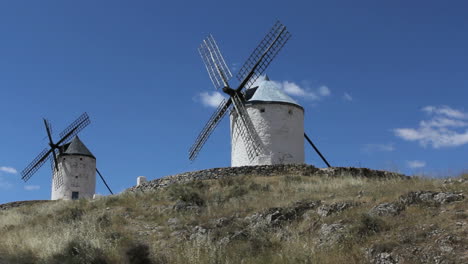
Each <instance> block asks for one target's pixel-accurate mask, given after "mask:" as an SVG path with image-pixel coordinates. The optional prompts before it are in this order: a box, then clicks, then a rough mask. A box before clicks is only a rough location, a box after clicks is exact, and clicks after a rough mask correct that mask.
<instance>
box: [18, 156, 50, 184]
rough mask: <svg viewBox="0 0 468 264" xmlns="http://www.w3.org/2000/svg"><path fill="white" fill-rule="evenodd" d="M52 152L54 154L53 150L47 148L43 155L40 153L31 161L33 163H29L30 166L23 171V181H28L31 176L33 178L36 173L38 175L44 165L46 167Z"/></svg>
mask: <svg viewBox="0 0 468 264" xmlns="http://www.w3.org/2000/svg"><path fill="white" fill-rule="evenodd" d="M50 152H52V150H50V149H46V148H45V149H43V150H42V151H41V153H39V155H37V156H36V158H34V159H33V161H31V163H29V165H28V166H27V167H26V168H25V169H24V170H22V171H21V179H23V181H25V182H26V181H28V180H29V179H30V178H31V176H33V175H34V173H36V172H37V171H38V170H39V169H40V168H41V167H42V165H44V163H45V162H46V161H47V159H48V156H49V154H50Z"/></svg>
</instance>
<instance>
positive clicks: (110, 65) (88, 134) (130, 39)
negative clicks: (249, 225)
mask: <svg viewBox="0 0 468 264" xmlns="http://www.w3.org/2000/svg"><path fill="white" fill-rule="evenodd" d="M306 2H307V3H306ZM467 10H468V3H467V2H466V1H449V2H441V1H299V2H297V1H287V2H286V1H258V2H257V1H245V2H244V1H235V2H232V1H230V2H225V3H222V2H221V1H212V2H207V1H186V2H182V1H171V2H170V3H169V1H2V2H0V36H1V41H0V122H1V129H0V203H3V202H8V201H15V200H27V199H49V197H50V185H51V171H50V166H49V164H45V165H44V166H43V168H42V169H41V170H40V171H39V172H38V173H37V174H35V175H34V176H33V177H32V178H31V180H30V181H29V182H27V183H24V182H22V181H21V180H20V175H19V172H20V171H21V170H22V169H23V168H24V167H25V166H26V165H28V164H29V162H30V161H31V160H32V159H33V158H34V157H35V156H36V155H37V154H38V153H39V152H40V151H41V150H42V149H43V148H44V147H46V146H47V141H46V138H45V137H46V134H45V130H44V128H43V124H42V119H41V118H42V117H46V118H48V119H49V120H50V121H51V123H52V125H53V127H54V131H55V134H54V136H55V139H58V133H59V132H60V131H61V130H62V129H64V128H65V127H66V126H67V125H68V124H69V123H70V122H72V121H73V120H74V119H75V118H77V117H78V116H79V115H80V114H81V113H83V112H85V111H86V112H88V114H89V115H90V117H91V120H92V123H91V125H89V126H88V127H87V128H85V129H84V130H83V132H82V133H81V134H80V137H81V139H82V140H83V141H84V143H85V144H86V145H87V146H88V148H89V149H90V150H91V151H92V152H93V154H94V155H95V156H96V157H97V164H98V168H99V170H100V171H101V172H102V173H103V174H104V176H105V177H106V178H107V180H108V181H109V183H110V185H111V187H112V188H113V189H114V191H115V192H119V191H122V190H124V189H125V188H128V187H130V186H132V185H134V184H135V183H136V177H137V176H141V175H144V176H147V177H148V178H149V179H153V178H157V177H161V176H165V175H170V174H175V173H180V172H184V171H191V170H199V169H206V168H212V167H225V166H229V164H230V145H229V142H230V141H229V127H228V119H227V118H225V120H223V122H222V123H221V125H220V126H219V127H218V128H217V129H216V131H215V132H214V134H213V135H212V136H211V137H210V139H209V141H208V142H207V144H206V145H205V147H204V148H203V150H202V152H201V153H200V155H199V157H198V159H197V160H196V161H195V162H194V163H190V162H189V160H188V148H189V147H190V146H191V144H192V143H193V141H194V139H195V137H196V135H197V134H198V133H199V131H200V130H201V129H202V127H203V125H204V124H205V123H206V121H207V119H208V118H209V116H210V115H211V113H212V112H213V110H214V109H213V108H212V107H211V106H210V105H212V104H213V103H216V100H217V99H219V95H216V94H214V92H215V90H214V88H213V86H212V84H211V82H210V80H209V78H208V75H207V73H206V71H205V68H204V66H203V63H202V61H201V59H200V57H199V55H198V52H197V47H198V45H199V44H200V42H201V40H202V39H203V38H204V37H206V35H207V34H209V33H212V34H213V36H214V38H215V39H216V40H217V42H218V45H219V46H220V48H221V51H222V53H223V54H224V57H225V59H226V61H227V63H228V65H229V66H230V68H231V70H233V72H234V73H235V72H236V70H237V69H238V68H239V67H240V65H242V63H243V62H244V61H245V60H246V59H247V57H248V56H249V55H250V53H251V52H252V51H253V49H254V48H255V47H256V45H257V44H258V42H259V41H260V40H261V39H262V38H263V36H264V35H265V33H266V32H267V31H268V30H269V29H270V27H271V26H272V25H273V24H274V22H275V20H276V19H280V20H281V21H282V22H283V23H284V24H285V25H286V26H287V27H288V29H289V31H290V32H291V33H292V38H291V39H290V41H289V42H288V43H287V44H286V46H285V47H284V49H283V50H282V51H281V52H280V54H279V55H278V57H276V59H275V60H274V61H273V63H272V64H271V65H270V67H269V68H268V70H267V74H268V75H269V77H270V79H272V80H274V81H276V82H278V84H280V85H281V87H282V88H283V89H285V90H286V91H287V92H288V93H289V94H290V95H291V96H292V97H293V98H295V99H296V100H298V101H299V102H300V103H301V104H302V105H303V106H304V108H305V111H306V113H305V129H306V132H307V133H308V134H309V135H310V137H311V138H312V139H313V140H314V141H315V143H316V144H317V145H318V147H319V148H320V150H321V151H322V152H323V153H324V155H325V156H326V157H327V158H328V160H329V161H330V163H331V164H332V165H335V166H362V167H370V168H374V169H386V170H398V171H400V172H403V173H406V174H409V175H412V174H425V175H431V176H450V175H458V174H459V173H461V172H462V171H466V170H467V169H468V161H467V160H468V159H467V156H468V107H467V98H468V74H467V73H468V49H467V48H466V47H468V34H467V32H468V16H467V15H466V13H467ZM306 162H307V163H309V164H314V165H316V166H319V167H323V166H324V164H323V163H322V162H321V161H320V159H319V158H318V157H317V155H316V154H315V153H314V152H313V151H312V149H311V148H310V147H309V146H306ZM97 192H99V193H102V194H107V191H106V189H105V187H104V185H103V184H102V183H101V182H98V187H97Z"/></svg>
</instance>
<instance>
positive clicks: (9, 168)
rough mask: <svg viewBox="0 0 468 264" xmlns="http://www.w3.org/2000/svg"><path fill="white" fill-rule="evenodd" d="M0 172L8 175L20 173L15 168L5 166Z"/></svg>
mask: <svg viewBox="0 0 468 264" xmlns="http://www.w3.org/2000/svg"><path fill="white" fill-rule="evenodd" d="M0 171H3V172H6V173H11V174H16V173H18V171H17V170H16V169H15V168H12V167H5V166H2V167H0Z"/></svg>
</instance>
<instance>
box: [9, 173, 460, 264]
mask: <svg viewBox="0 0 468 264" xmlns="http://www.w3.org/2000/svg"><path fill="white" fill-rule="evenodd" d="M467 191H468V175H463V176H461V177H458V178H452V179H428V178H420V177H407V176H404V175H400V174H397V173H391V172H384V171H373V170H369V169H356V168H331V169H317V168H315V167H313V166H307V165H282V166H256V167H241V168H219V169H210V170H204V171H198V172H189V173H184V174H179V175H173V176H168V177H164V178H162V179H157V180H154V181H151V182H147V183H145V184H144V185H141V186H138V187H133V188H130V189H128V190H127V191H125V192H123V193H122V194H119V195H114V196H108V197H101V198H99V199H96V200H78V201H34V202H26V203H21V202H16V203H11V204H7V205H0V230H1V237H0V264H4V263H102V264H104V263H382V264H383V263H386V264H387V263H466V262H468V254H467V253H466V252H468V239H467V237H468V225H467V219H468V205H467V202H466V198H465V195H466V193H467Z"/></svg>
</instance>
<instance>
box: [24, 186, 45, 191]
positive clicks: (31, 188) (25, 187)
mask: <svg viewBox="0 0 468 264" xmlns="http://www.w3.org/2000/svg"><path fill="white" fill-rule="evenodd" d="M40 188H41V186H39V185H25V186H24V189H25V190H26V191H36V190H39V189H40Z"/></svg>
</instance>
